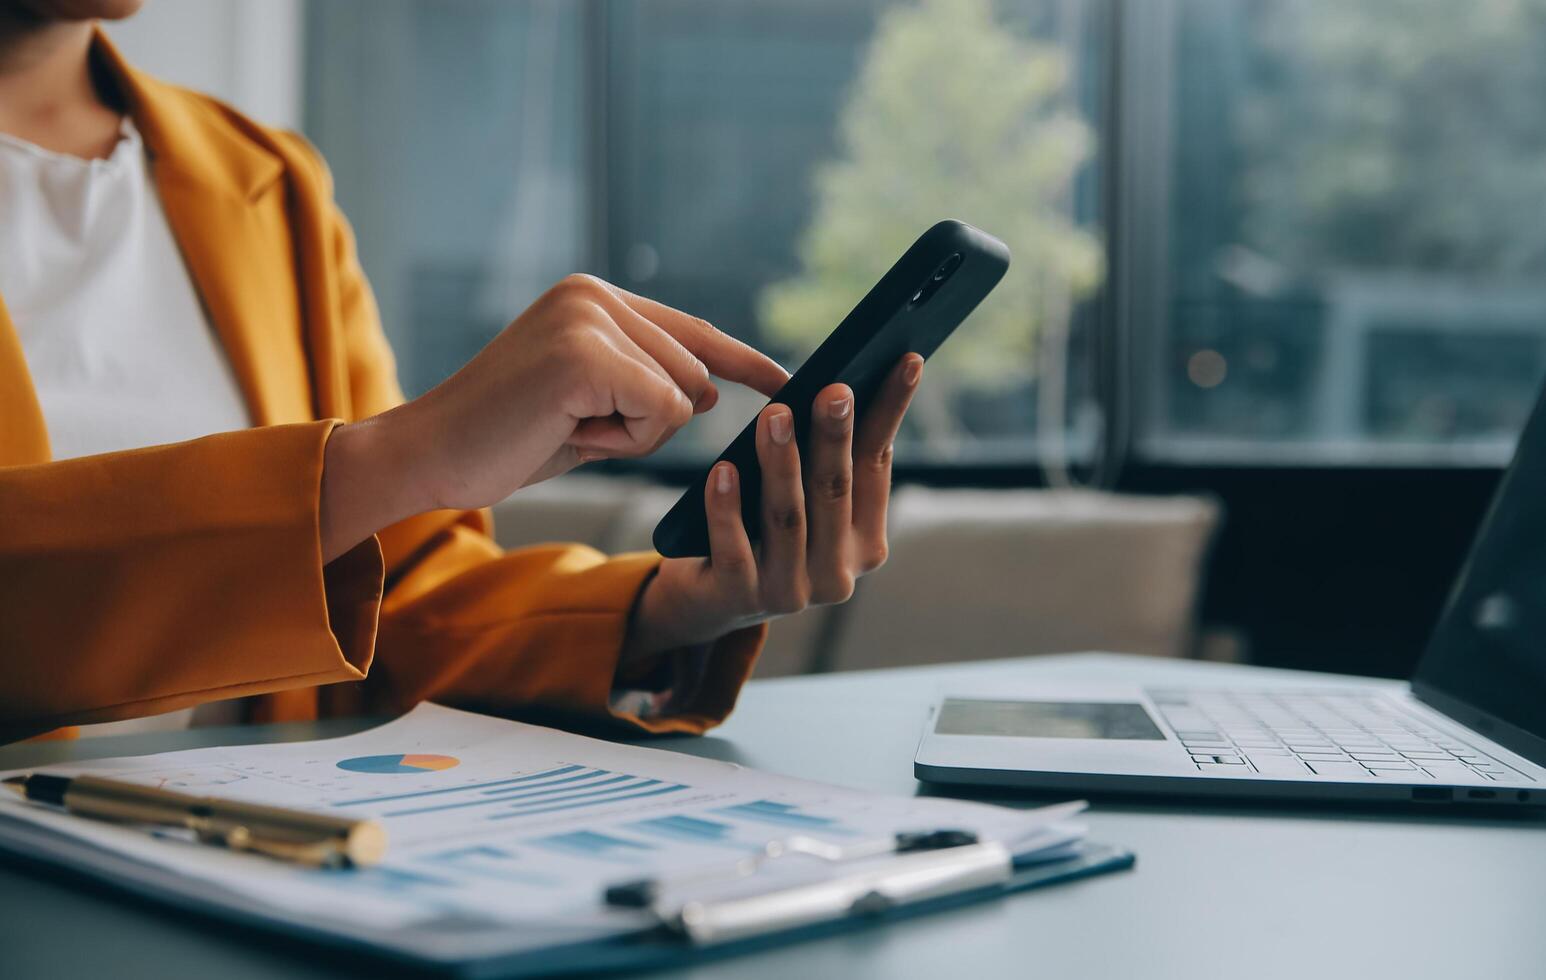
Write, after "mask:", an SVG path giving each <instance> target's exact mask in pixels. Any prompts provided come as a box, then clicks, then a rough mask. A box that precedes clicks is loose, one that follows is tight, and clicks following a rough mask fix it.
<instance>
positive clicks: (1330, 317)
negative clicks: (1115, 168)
mask: <svg viewBox="0 0 1546 980" xmlns="http://www.w3.org/2000/svg"><path fill="white" fill-rule="evenodd" d="M1159 6H1162V7H1165V8H1167V13H1166V14H1165V17H1166V20H1167V21H1168V22H1167V23H1165V24H1164V25H1163V26H1164V28H1165V29H1166V30H1167V32H1168V33H1169V34H1170V36H1171V37H1173V39H1174V40H1173V44H1172V45H1171V51H1172V52H1173V55H1172V57H1173V61H1172V63H1171V64H1170V65H1169V66H1168V74H1169V76H1170V78H1171V84H1170V85H1169V86H1168V92H1167V93H1166V95H1167V96H1168V97H1169V98H1171V99H1173V107H1172V111H1171V112H1170V118H1172V119H1173V122H1174V130H1173V133H1172V134H1170V140H1169V143H1170V147H1171V148H1172V149H1171V153H1170V159H1171V160H1172V161H1173V162H1172V165H1171V166H1172V173H1171V179H1170V181H1169V186H1168V188H1167V189H1165V190H1168V208H1162V210H1163V211H1165V212H1166V213H1168V229H1166V230H1165V231H1161V232H1158V233H1160V234H1164V235H1165V236H1166V237H1165V240H1166V242H1167V243H1168V248H1167V249H1164V252H1165V254H1166V258H1167V260H1168V268H1164V269H1161V270H1158V271H1157V272H1155V273H1154V274H1157V275H1159V276H1162V277H1163V278H1164V279H1165V280H1166V282H1167V286H1166V289H1167V291H1168V302H1166V303H1164V304H1163V305H1161V306H1157V307H1156V309H1158V310H1161V311H1162V312H1163V313H1164V314H1165V315H1164V316H1159V317H1155V318H1154V320H1153V321H1152V322H1151V323H1150V325H1149V328H1150V331H1149V340H1150V341H1151V342H1152V346H1151V347H1150V348H1149V350H1150V351H1151V352H1152V354H1151V357H1150V358H1149V360H1148V367H1149V369H1150V374H1149V375H1148V377H1147V378H1146V380H1147V382H1148V396H1149V398H1148V401H1147V402H1146V403H1145V404H1146V409H1147V411H1146V413H1145V414H1146V416H1147V418H1148V419H1149V420H1150V423H1151V424H1150V426H1149V428H1148V429H1147V432H1146V436H1147V438H1146V442H1145V448H1146V450H1147V451H1148V452H1149V453H1150V454H1151V455H1153V456H1157V457H1161V458H1169V459H1174V460H1178V461H1192V462H1217V461H1238V462H1263V463H1269V464H1277V463H1305V462H1312V463H1359V464H1367V463H1370V462H1374V463H1380V462H1389V463H1404V464H1419V465H1435V464H1446V463H1470V464H1476V463H1485V464H1492V465H1498V464H1501V463H1502V462H1504V461H1506V460H1507V456H1508V453H1509V452H1510V450H1511V448H1512V442H1513V439H1514V437H1515V435H1516V434H1517V430H1518V428H1519V427H1520V425H1522V423H1523V421H1524V418H1525V416H1526V414H1527V413H1528V410H1529V408H1530V406H1531V405H1532V404H1533V403H1534V400H1535V397H1536V392H1537V388H1538V386H1539V384H1540V381H1541V378H1542V376H1543V375H1546V275H1543V274H1546V222H1543V221H1542V220H1541V218H1540V213H1541V202H1542V201H1543V200H1546V113H1543V112H1541V110H1540V104H1539V99H1538V98H1537V93H1539V92H1540V91H1541V90H1542V87H1543V85H1546V4H1543V3H1541V2H1538V0H1476V2H1471V3H1464V4H1455V3H1451V2H1447V0H1402V2H1390V0H1383V2H1375V0H1363V2H1355V3H1349V2H1347V0H1176V2H1174V3H1168V4H1161V5H1159ZM1162 97H1164V96H1162ZM1126 162H1127V163H1128V165H1132V166H1136V165H1137V161H1126ZM1165 190H1161V193H1164V192H1165Z"/></svg>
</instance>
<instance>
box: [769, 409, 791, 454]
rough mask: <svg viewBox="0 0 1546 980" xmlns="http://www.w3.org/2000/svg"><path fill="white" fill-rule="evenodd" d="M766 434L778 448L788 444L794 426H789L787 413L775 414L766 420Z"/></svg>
mask: <svg viewBox="0 0 1546 980" xmlns="http://www.w3.org/2000/svg"><path fill="white" fill-rule="evenodd" d="M768 434H769V435H771V436H772V437H773V441H774V442H776V443H778V444H779V445H780V446H786V445H788V444H789V437H790V436H792V435H794V426H793V425H791V424H790V419H789V413H788V412H775V413H774V414H773V415H772V416H771V417H770V418H769V419H768Z"/></svg>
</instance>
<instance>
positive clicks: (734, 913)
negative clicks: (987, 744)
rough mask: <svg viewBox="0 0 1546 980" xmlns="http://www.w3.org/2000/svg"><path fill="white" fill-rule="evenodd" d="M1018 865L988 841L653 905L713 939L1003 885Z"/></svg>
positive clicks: (690, 934) (696, 934)
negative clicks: (732, 893) (827, 875)
mask: <svg viewBox="0 0 1546 980" xmlns="http://www.w3.org/2000/svg"><path fill="white" fill-rule="evenodd" d="M1013 870H1014V859H1013V856H1012V855H1011V854H1010V851H1009V849H1008V848H1007V847H1005V846H1004V845H1003V844H1000V843H998V842H996V841H990V842H988V843H982V844H968V845H963V846H961V847H954V848H949V849H945V850H934V851H911V852H904V853H901V854H896V855H894V856H893V857H891V858H890V859H889V860H886V861H884V862H882V863H881V864H880V866H878V867H875V868H870V869H866V870H863V871H860V872H857V873H853V874H848V875H843V876H840V877H837V878H832V879H829V880H826V881H817V882H812V883H808V884H803V885H794V886H791V887H787V888H779V889H774V890H771V891H767V892H759V893H757V894H753V895H745V896H739V897H727V898H719V899H704V900H690V901H686V902H683V903H681V904H680V905H679V906H677V907H675V908H665V907H662V905H661V903H656V905H655V906H653V907H652V908H651V911H652V912H654V913H655V915H656V917H657V918H658V919H659V920H660V921H661V923H662V924H664V925H665V926H666V927H667V928H668V929H670V930H672V931H673V932H676V933H678V934H679V935H681V936H683V937H684V938H686V939H687V940H689V941H690V942H692V943H693V945H695V946H712V945H717V944H720V943H727V942H734V941H736V940H740V939H750V938H753V937H756V936H762V935H768V934H771V933H776V932H784V931H787V930H790V929H798V928H801V927H802V926H810V925H816V924H819V923H822V922H829V921H832V920H834V919H839V918H843V917H846V916H862V915H878V914H882V913H884V912H887V911H890V910H892V909H895V908H900V907H903V906H907V905H912V904H915V903H918V902H924V901H928V900H930V899H936V898H944V897H947V896H951V895H959V894H963V893H965V892H971V891H976V890H978V889H985V888H998V887H1003V886H1004V885H1005V884H1006V883H1007V882H1008V881H1009V879H1010V876H1011V875H1012V873H1013Z"/></svg>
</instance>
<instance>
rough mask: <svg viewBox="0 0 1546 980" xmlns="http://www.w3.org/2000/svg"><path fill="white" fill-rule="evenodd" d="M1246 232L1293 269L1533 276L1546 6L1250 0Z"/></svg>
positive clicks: (1544, 187) (1543, 190)
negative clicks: (1253, 54)
mask: <svg viewBox="0 0 1546 980" xmlns="http://www.w3.org/2000/svg"><path fill="white" fill-rule="evenodd" d="M1253 12H1254V14H1255V16H1254V17H1252V18H1251V20H1252V21H1253V28H1252V34H1253V35H1254V37H1253V40H1254V46H1255V47H1256V49H1257V51H1258V52H1259V53H1260V60H1259V61H1257V62H1256V64H1255V65H1254V66H1253V68H1252V71H1251V74H1252V76H1253V77H1252V78H1251V79H1250V80H1249V81H1250V83H1251V84H1250V85H1249V86H1248V88H1247V92H1248V94H1247V95H1246V96H1245V97H1244V99H1243V101H1242V103H1241V105H1240V108H1239V115H1238V117H1237V120H1236V123H1237V125H1238V127H1239V132H1240V135H1241V145H1242V149H1243V152H1244V157H1245V159H1244V161H1243V162H1244V164H1245V166H1244V167H1243V168H1242V171H1241V172H1242V174H1243V175H1244V180H1243V183H1242V184H1241V186H1240V187H1239V188H1238V189H1237V194H1238V197H1237V201H1238V203H1239V204H1240V206H1241V216H1242V222H1243V228H1242V233H1243V238H1244V240H1245V241H1246V243H1248V244H1249V245H1250V246H1252V247H1253V248H1256V249H1258V250H1260V251H1262V252H1264V253H1265V254H1267V255H1269V256H1271V257H1273V258H1274V259H1276V260H1278V261H1280V262H1283V263H1285V264H1286V265H1288V266H1289V267H1290V268H1292V269H1294V270H1295V271H1298V272H1301V273H1315V272H1319V271H1323V270H1327V269H1344V270H1345V269H1360V270H1375V269H1389V268H1399V269H1408V270H1421V271H1442V272H1449V273H1458V274H1481V275H1484V276H1489V277H1504V278H1507V277H1518V276H1530V277H1534V276H1538V275H1539V274H1540V273H1542V272H1543V271H1546V222H1542V221H1541V220H1540V213H1539V212H1540V206H1541V202H1542V201H1543V200H1546V113H1543V112H1542V110H1541V93H1542V92H1543V91H1546V2H1543V0H1466V2H1464V3H1456V2H1454V0H1360V2H1348V0H1275V2H1270V3H1258V4H1256V5H1254V8H1253Z"/></svg>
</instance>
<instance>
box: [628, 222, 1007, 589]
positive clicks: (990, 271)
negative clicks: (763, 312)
mask: <svg viewBox="0 0 1546 980" xmlns="http://www.w3.org/2000/svg"><path fill="white" fill-rule="evenodd" d="M1008 268H1009V249H1008V248H1006V247H1005V246H1004V243H1003V242H1001V241H999V240H998V239H997V238H994V237H993V236H992V235H989V234H987V233H986V232H984V231H981V230H979V229H977V228H973V227H972V226H971V225H968V224H965V223H963V222H960V221H941V222H940V223H939V224H937V225H935V226H934V227H932V228H930V229H929V230H928V231H926V232H924V233H923V234H922V235H921V236H920V237H919V238H918V240H917V241H916V242H913V244H912V247H911V248H909V249H908V250H907V251H906V252H903V253H902V257H901V258H900V259H897V261H896V264H895V265H893V266H892V267H891V270H890V271H889V272H887V273H886V274H885V275H884V276H882V277H881V280H880V282H877V283H876V284H875V286H874V288H873V289H871V290H870V291H869V293H868V294H867V295H866V296H865V297H864V298H863V299H862V300H860V301H859V305H858V306H855V307H854V308H853V311H852V312H850V313H849V314H848V315H847V316H846V317H844V318H843V322H842V323H840V324H838V325H837V329H836V330H833V331H832V333H831V334H830V335H829V336H828V337H827V339H826V340H824V341H822V342H821V346H820V347H818V348H816V351H815V353H813V354H811V356H810V357H809V358H807V359H806V361H805V363H804V364H803V365H801V366H800V370H798V371H796V372H795V374H794V377H792V378H790V379H789V381H788V383H787V384H785V385H784V387H782V388H780V389H779V391H778V393H777V394H775V395H774V396H773V397H772V399H771V400H770V401H769V404H772V403H773V402H778V403H779V404H782V405H787V406H789V410H790V412H792V413H793V415H794V432H795V442H796V444H797V445H798V446H799V448H800V458H801V459H804V458H805V457H806V445H807V442H808V440H809V438H810V427H811V402H812V401H813V400H814V399H815V397H816V393H817V392H819V391H821V389H823V388H825V387H826V386H827V385H830V384H833V383H834V382H838V381H841V382H843V383H845V384H847V385H848V386H849V387H850V388H852V389H853V392H854V422H855V424H856V425H857V424H858V421H859V420H860V419H862V418H863V417H864V412H865V409H866V408H868V406H869V403H870V401H871V400H872V399H873V398H874V397H875V394H876V393H877V392H878V391H879V390H880V386H881V383H882V382H883V381H885V378H886V375H887V373H889V372H890V371H891V369H892V368H894V367H895V366H896V364H897V362H898V361H900V360H901V359H902V357H903V355H905V354H908V353H916V354H921V355H923V356H924V357H925V358H927V357H928V356H929V355H930V354H933V353H934V351H936V350H937V349H938V348H939V345H940V344H942V343H944V342H945V338H946V337H949V336H950V334H951V333H952V332H954V330H955V328H956V327H958V326H960V324H961V321H962V320H965V319H966V317H967V314H969V313H971V312H972V310H974V309H976V308H977V304H978V303H981V302H982V301H983V299H984V298H985V297H986V296H987V295H988V293H990V292H992V291H993V287H994V286H996V285H998V281H999V280H1000V279H1002V278H1004V271H1005V270H1006V269H1008ZM759 414H760V413H759ZM756 433H757V419H756V417H755V416H754V417H753V418H752V420H751V421H750V422H749V423H747V425H746V428H744V429H742V430H741V434H740V435H738V436H736V437H735V439H734V441H732V442H731V443H730V445H729V446H728V447H726V448H725V451H724V452H722V453H720V454H719V457H718V458H717V459H715V461H714V463H716V464H717V463H719V462H720V461H722V460H729V461H730V462H732V463H734V464H735V468H736V471H737V472H738V473H739V474H740V477H741V479H740V484H741V517H742V519H743V520H744V521H745V522H746V531H747V534H748V535H750V537H751V539H752V541H753V542H756V540H757V539H758V537H759V530H760V528H761V524H762V521H761V512H762V467H761V466H760V465H758V463H757V445H756ZM712 468H713V464H711V465H710V467H709V468H708V469H705V470H704V471H703V475H702V476H701V477H699V478H698V479H697V480H695V481H693V483H692V485H691V486H689V487H688V488H687V492H686V493H684V494H682V499H681V500H678V501H677V502H676V504H675V505H674V506H672V508H671V509H670V510H669V511H667V512H666V516H665V517H663V518H661V520H660V523H659V524H657V525H656V526H655V535H654V543H655V549H656V550H657V551H659V552H660V553H661V554H662V555H665V556H666V557H668V558H688V557H694V556H699V557H701V556H706V555H708V553H709V529H708V519H707V517H706V515H705V514H704V509H703V493H704V487H705V485H706V482H707V480H708V478H709V473H710V471H711V470H712Z"/></svg>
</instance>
